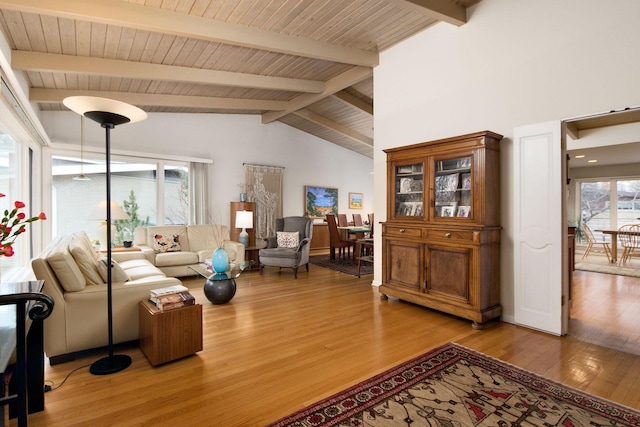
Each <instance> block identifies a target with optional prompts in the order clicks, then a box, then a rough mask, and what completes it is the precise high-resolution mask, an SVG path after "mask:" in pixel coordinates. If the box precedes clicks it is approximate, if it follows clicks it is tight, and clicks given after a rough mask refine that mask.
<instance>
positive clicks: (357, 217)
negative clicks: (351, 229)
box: [353, 214, 364, 227]
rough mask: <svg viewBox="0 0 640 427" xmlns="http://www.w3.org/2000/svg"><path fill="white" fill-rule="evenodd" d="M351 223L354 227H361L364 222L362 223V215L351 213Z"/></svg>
mask: <svg viewBox="0 0 640 427" xmlns="http://www.w3.org/2000/svg"><path fill="white" fill-rule="evenodd" d="M353 225H354V226H356V227H362V226H363V225H364V224H363V223H362V215H360V214H353Z"/></svg>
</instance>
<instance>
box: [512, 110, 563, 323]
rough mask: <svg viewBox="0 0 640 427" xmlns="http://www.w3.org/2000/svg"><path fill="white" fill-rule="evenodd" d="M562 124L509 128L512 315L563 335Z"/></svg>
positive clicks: (517, 321)
mask: <svg viewBox="0 0 640 427" xmlns="http://www.w3.org/2000/svg"><path fill="white" fill-rule="evenodd" d="M561 138H562V133H561V122H560V121H557V122H548V123H540V124H535V125H528V126H522V127H518V128H516V129H514V141H513V154H514V156H513V157H514V164H513V171H514V177H513V178H514V179H513V189H514V194H513V200H514V233H513V236H514V245H513V246H514V252H515V253H514V264H515V265H514V282H515V283H514V319H515V322H516V323H517V324H519V325H523V326H527V327H531V328H535V329H539V330H542V331H545V332H549V333H552V334H557V335H560V334H563V333H565V332H566V331H565V327H564V326H563V325H564V324H565V322H564V321H563V307H562V293H563V288H564V285H563V283H566V280H564V279H563V278H564V274H563V272H564V269H563V266H566V265H567V261H566V255H567V254H566V251H565V250H564V249H563V239H564V240H566V234H567V224H566V220H565V219H564V217H565V211H564V201H563V194H564V192H563V188H564V184H563V180H562V179H563V176H566V175H565V174H566V171H565V172H564V173H563V167H564V166H563V164H564V162H563V161H562V152H563V150H562V139H561Z"/></svg>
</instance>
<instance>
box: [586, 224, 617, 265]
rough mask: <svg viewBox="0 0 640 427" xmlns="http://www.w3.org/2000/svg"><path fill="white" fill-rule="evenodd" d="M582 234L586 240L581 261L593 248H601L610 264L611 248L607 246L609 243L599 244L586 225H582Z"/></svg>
mask: <svg viewBox="0 0 640 427" xmlns="http://www.w3.org/2000/svg"><path fill="white" fill-rule="evenodd" d="M582 232H583V234H584V238H585V239H586V240H587V248H586V249H585V250H584V254H582V259H585V258H586V257H588V256H589V254H590V253H591V250H592V249H593V247H594V246H602V249H603V250H604V253H605V255H606V256H607V259H608V260H609V262H611V247H610V246H609V242H601V241H598V240H596V238H595V236H594V235H593V231H591V229H590V228H589V226H588V225H587V224H586V223H584V222H583V223H582Z"/></svg>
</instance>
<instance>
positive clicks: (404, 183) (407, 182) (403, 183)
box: [400, 178, 413, 193]
mask: <svg viewBox="0 0 640 427" xmlns="http://www.w3.org/2000/svg"><path fill="white" fill-rule="evenodd" d="M412 187H413V179H411V178H402V179H401V180H400V192H401V193H411V188H412Z"/></svg>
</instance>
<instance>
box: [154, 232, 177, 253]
mask: <svg viewBox="0 0 640 427" xmlns="http://www.w3.org/2000/svg"><path fill="white" fill-rule="evenodd" d="M153 250H154V251H156V252H158V253H163V252H179V251H180V235H179V234H156V235H154V236H153Z"/></svg>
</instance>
